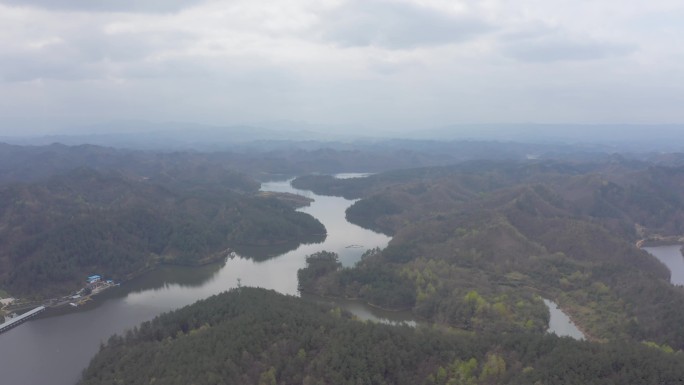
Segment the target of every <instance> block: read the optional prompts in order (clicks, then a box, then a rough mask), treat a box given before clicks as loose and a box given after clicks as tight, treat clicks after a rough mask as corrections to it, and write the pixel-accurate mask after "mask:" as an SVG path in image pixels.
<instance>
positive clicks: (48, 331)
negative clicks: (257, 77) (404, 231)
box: [0, 174, 407, 385]
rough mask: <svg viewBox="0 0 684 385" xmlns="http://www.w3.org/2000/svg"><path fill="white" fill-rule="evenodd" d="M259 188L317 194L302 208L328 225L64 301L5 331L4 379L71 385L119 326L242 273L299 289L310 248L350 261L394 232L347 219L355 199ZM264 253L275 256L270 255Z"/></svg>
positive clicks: (0, 379)
mask: <svg viewBox="0 0 684 385" xmlns="http://www.w3.org/2000/svg"><path fill="white" fill-rule="evenodd" d="M343 176H344V177H353V176H354V175H349V174H347V175H343ZM262 190H264V191H279V192H291V193H298V194H301V195H305V196H308V197H310V198H312V199H314V200H315V201H314V202H313V203H312V204H311V205H310V206H309V207H305V208H302V209H301V211H303V212H306V213H309V214H311V215H313V216H314V217H315V218H317V219H318V220H320V221H321V222H322V223H323V224H324V225H325V227H326V229H327V230H328V236H327V237H326V239H325V241H324V242H323V243H317V244H308V245H301V246H299V247H296V246H292V247H290V248H294V249H293V250H291V251H286V250H287V249H288V247H287V245H286V246H283V247H279V248H274V249H270V250H269V249H263V250H247V249H245V250H246V251H245V253H252V252H255V251H259V252H262V254H261V255H255V257H257V258H254V259H250V258H246V257H245V258H243V257H240V256H238V257H235V258H232V259H228V260H226V261H225V263H219V264H212V265H208V266H202V267H199V268H179V267H163V268H161V269H158V270H156V271H154V272H152V273H150V274H147V275H145V276H143V277H140V278H138V279H136V280H133V281H130V282H126V283H125V284H124V285H122V286H121V287H118V288H114V289H111V290H109V291H107V292H105V293H103V294H101V295H100V296H98V297H97V299H96V301H93V303H91V304H89V305H86V306H83V307H81V308H78V309H76V310H73V309H71V308H69V309H62V310H61V313H62V314H59V313H55V312H54V311H53V312H52V313H49V312H46V313H45V314H46V315H45V316H44V317H41V318H38V319H35V320H32V321H30V322H26V323H25V324H23V325H20V326H18V327H16V328H14V329H12V330H10V331H8V332H6V333H3V334H0V384H8V385H40V384H51V385H72V384H74V383H75V382H76V381H77V380H78V378H79V377H80V374H81V371H82V370H83V369H84V368H85V367H86V366H87V365H88V363H89V362H90V359H91V358H92V357H93V355H95V353H96V352H97V350H98V348H99V346H100V343H101V342H103V341H106V339H107V338H109V336H110V335H112V334H114V333H121V332H123V331H125V330H126V329H130V328H132V327H134V326H136V325H138V324H140V323H141V322H143V321H147V320H150V319H152V318H154V317H155V316H157V315H159V314H160V313H162V312H166V311H169V310H173V309H177V308H179V307H182V306H185V305H188V304H191V303H193V302H195V301H197V300H198V299H202V298H206V297H208V296H211V295H213V294H217V293H220V292H223V291H225V290H228V289H231V288H233V287H235V286H236V285H237V282H238V279H240V280H241V283H242V285H243V286H258V287H263V288H267V289H274V290H277V291H279V292H281V293H284V294H291V295H298V293H297V270H298V269H300V268H302V267H304V266H305V257H306V256H307V255H309V254H312V253H315V252H317V251H321V250H328V251H334V252H337V253H338V254H339V255H340V261H341V262H342V263H343V264H344V265H345V266H351V265H353V264H354V263H356V262H357V261H358V260H359V259H360V258H361V255H362V254H363V252H365V251H366V250H367V249H370V248H374V247H380V248H384V247H385V246H387V243H388V242H389V240H390V238H389V237H387V236H385V235H383V234H378V233H375V232H373V231H369V230H365V229H362V228H361V227H358V226H355V225H352V224H351V223H349V222H347V220H346V219H345V213H344V212H345V210H346V209H347V207H349V206H350V205H351V204H352V203H353V201H350V200H347V199H344V198H338V197H324V196H318V195H315V194H313V193H311V192H308V191H301V190H296V189H293V188H292V187H291V186H290V184H289V182H269V183H264V184H263V185H262ZM295 247H296V248H295ZM264 250H265V253H264ZM241 252H242V250H241ZM267 256H273V257H272V258H269V259H267ZM98 273H104V274H105V275H106V272H98ZM338 305H339V306H342V307H345V308H347V309H348V310H349V311H351V312H353V313H355V314H356V315H357V316H358V317H359V318H361V319H373V320H379V321H381V322H402V321H407V317H406V316H405V315H402V314H398V313H388V312H382V311H378V310H376V309H373V308H369V307H367V306H364V305H362V304H360V303H358V302H354V301H340V302H339V303H338Z"/></svg>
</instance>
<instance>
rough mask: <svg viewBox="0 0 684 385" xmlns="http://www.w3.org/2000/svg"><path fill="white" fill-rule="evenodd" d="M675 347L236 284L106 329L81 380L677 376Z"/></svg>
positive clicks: (580, 380)
mask: <svg viewBox="0 0 684 385" xmlns="http://www.w3.org/2000/svg"><path fill="white" fill-rule="evenodd" d="M683 379H684V357H682V356H681V355H680V354H670V353H665V352H662V351H660V350H658V349H656V348H653V347H649V346H646V345H643V344H639V343H627V342H616V343H606V344H596V343H589V342H579V341H575V340H572V339H569V338H558V337H555V336H549V335H541V334H498V335H494V334H487V333H484V334H478V335H474V334H469V333H453V334H451V333H444V332H442V331H439V330H432V329H430V328H417V329H413V328H410V327H408V326H403V327H398V326H387V325H380V324H373V323H363V322H359V321H356V320H354V319H353V318H352V317H351V316H350V315H349V314H347V313H345V312H341V311H340V309H339V308H329V307H323V306H320V305H314V304H311V303H307V302H306V301H303V300H300V299H298V298H294V297H286V296H283V295H280V294H277V293H275V292H271V291H266V290H263V289H252V288H241V289H235V290H233V291H231V292H228V293H224V294H220V295H217V296H213V297H211V298H208V299H206V300H203V301H199V302H198V303H196V304H194V305H191V306H189V307H186V308H183V309H180V310H177V311H174V312H171V313H168V314H164V315H162V316H160V317H157V318H155V319H154V320H153V321H151V322H146V323H143V324H142V325H141V326H140V327H139V328H137V329H135V330H132V331H130V332H128V333H126V334H125V335H123V336H113V337H112V338H110V339H109V341H108V342H107V343H106V344H105V345H104V346H103V347H102V348H101V350H100V352H99V353H98V354H97V356H96V357H95V358H94V359H93V361H92V362H91V364H90V366H89V367H88V369H86V371H85V372H84V376H83V379H82V381H81V382H80V383H79V384H81V385H86V384H93V385H94V384H150V383H161V384H196V385H202V384H341V385H342V384H354V385H356V384H369V385H370V384H398V385H400V384H407V385H409V384H411V385H413V384H426V385H427V384H435V385H436V384H439V385H446V384H637V383H638V384H678V383H682V381H683Z"/></svg>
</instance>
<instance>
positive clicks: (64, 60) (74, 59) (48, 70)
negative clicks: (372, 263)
mask: <svg viewBox="0 0 684 385" xmlns="http://www.w3.org/2000/svg"><path fill="white" fill-rule="evenodd" d="M65 39H66V40H65V41H63V42H61V43H58V44H51V45H47V46H45V47H42V48H40V49H32V50H26V51H23V52H13V53H6V54H3V55H0V79H2V80H3V81H6V82H17V81H29V80H34V79H61V80H66V79H69V80H77V79H97V78H102V77H106V76H109V75H111V73H110V72H111V71H112V68H116V70H120V71H128V72H129V73H132V74H135V73H136V72H138V73H139V72H147V75H145V76H143V77H148V76H151V75H152V71H151V69H150V66H149V65H146V64H145V58H147V57H149V56H150V55H152V54H154V53H155V52H158V51H160V50H164V49H166V48H173V47H175V46H177V45H178V44H185V43H187V42H188V41H190V39H191V37H190V36H189V35H187V34H183V33H179V32H173V33H167V34H164V35H155V34H144V35H138V34H135V35H129V34H117V35H108V34H105V33H102V32H100V31H92V30H90V31H87V33H83V34H79V35H77V36H68V37H65ZM136 67H141V68H140V70H139V71H138V70H136ZM154 67H155V68H159V67H161V66H160V65H155V66H154ZM164 73H165V74H167V75H168V73H169V71H168V70H165V71H164ZM114 75H117V74H114ZM120 75H128V74H127V73H126V72H121V73H120Z"/></svg>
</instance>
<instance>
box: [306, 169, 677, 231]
mask: <svg viewBox="0 0 684 385" xmlns="http://www.w3.org/2000/svg"><path fill="white" fill-rule="evenodd" d="M535 184H537V185H543V186H544V188H545V189H547V190H549V192H551V193H552V194H554V195H556V196H557V197H558V199H562V200H563V201H564V202H563V204H564V205H565V206H564V210H566V212H568V213H571V214H572V215H575V216H583V217H585V218H589V219H591V220H593V221H597V222H601V223H602V224H603V225H606V226H608V227H610V228H611V229H612V230H616V231H617V230H619V231H622V232H623V235H625V236H628V237H630V239H634V240H636V239H639V238H641V237H645V236H648V235H652V234H660V235H680V234H684V167H683V166H664V165H657V164H653V163H649V162H640V161H634V160H626V159H623V158H620V157H618V158H615V159H611V160H609V161H606V162H562V161H554V160H550V161H524V162H496V161H474V162H465V163H461V164H458V165H453V166H445V167H427V168H414V169H407V170H394V171H389V172H385V173H380V174H375V175H372V176H370V177H368V178H355V179H336V178H333V177H331V176H325V175H308V176H303V177H299V178H297V179H295V180H294V181H293V185H294V186H295V187H297V188H301V189H308V190H312V191H314V192H316V193H318V194H323V195H337V196H344V197H345V198H347V199H358V198H364V201H361V202H359V203H358V204H357V205H355V207H353V208H352V209H350V211H349V213H348V214H349V216H350V217H349V219H351V220H354V221H357V222H358V223H361V224H364V225H365V226H369V227H372V228H374V229H377V230H381V231H384V232H389V233H392V232H395V231H397V230H398V229H399V228H400V227H401V223H400V222H398V221H394V220H393V218H395V217H396V216H397V215H399V214H400V213H401V215H404V216H406V215H410V212H414V213H415V212H420V213H423V212H424V211H425V210H426V209H427V210H430V211H431V212H436V211H439V210H441V209H443V208H444V207H440V206H439V205H440V202H444V204H445V205H448V204H454V203H463V204H466V205H467V204H469V203H473V202H477V201H478V199H481V198H484V197H486V195H487V194H493V193H495V192H497V191H501V190H502V189H506V188H512V187H515V186H523V185H528V186H529V185H535ZM430 199H433V200H434V201H432V200H430ZM420 215H423V214H420ZM624 224H627V225H628V226H627V227H628V228H624V229H618V227H617V226H621V225H624ZM635 224H637V225H640V226H639V227H640V229H641V230H642V231H643V233H637V232H636V231H635Z"/></svg>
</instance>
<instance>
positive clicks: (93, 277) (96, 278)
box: [88, 275, 102, 283]
mask: <svg viewBox="0 0 684 385" xmlns="http://www.w3.org/2000/svg"><path fill="white" fill-rule="evenodd" d="M101 279H102V277H100V276H99V275H91V276H90V277H88V283H95V282H100V280H101Z"/></svg>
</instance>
